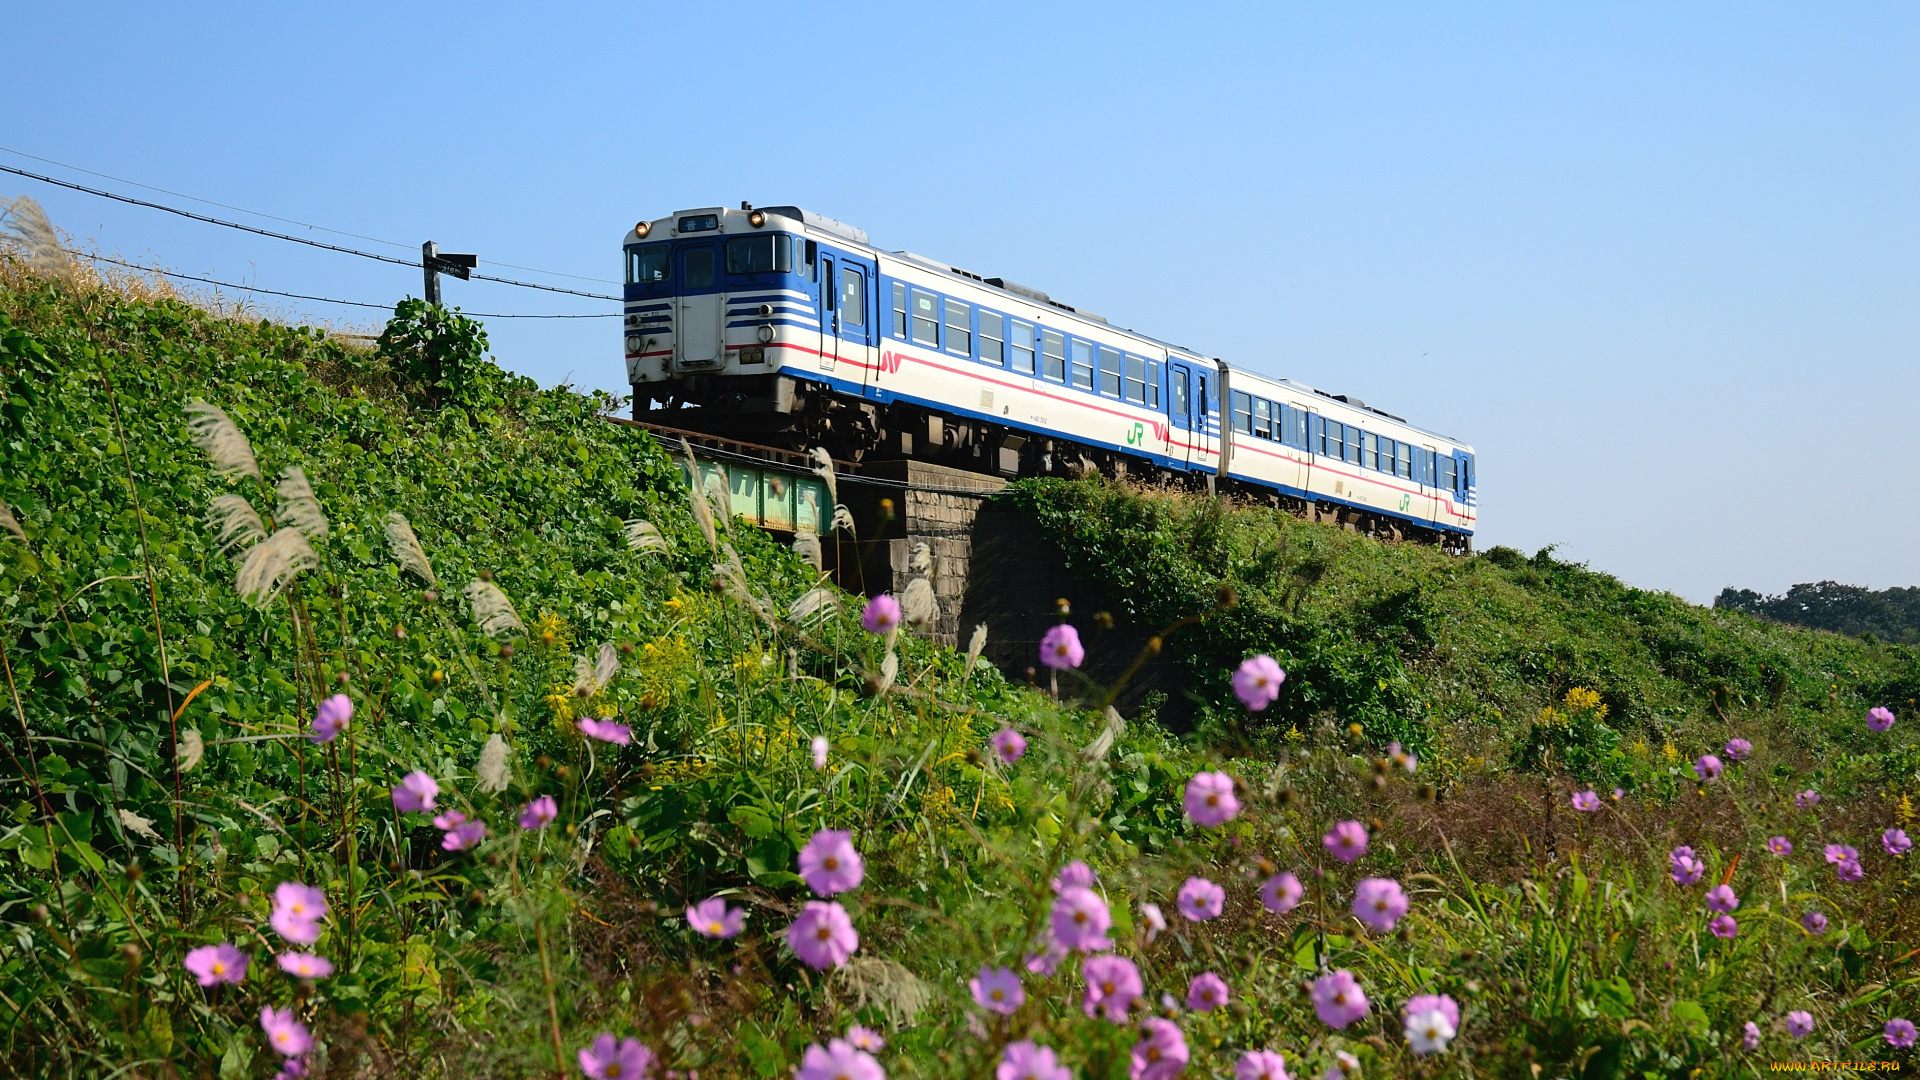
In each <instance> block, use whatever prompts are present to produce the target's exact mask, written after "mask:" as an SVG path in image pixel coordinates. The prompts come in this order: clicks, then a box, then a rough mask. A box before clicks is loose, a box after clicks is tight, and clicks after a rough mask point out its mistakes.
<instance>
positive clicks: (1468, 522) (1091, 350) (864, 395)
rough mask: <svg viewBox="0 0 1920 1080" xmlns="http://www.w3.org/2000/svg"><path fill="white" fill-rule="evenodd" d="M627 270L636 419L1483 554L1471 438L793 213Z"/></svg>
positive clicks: (706, 222) (715, 224) (731, 226)
mask: <svg viewBox="0 0 1920 1080" xmlns="http://www.w3.org/2000/svg"><path fill="white" fill-rule="evenodd" d="M626 259H627V270H626V294H625V299H626V319H625V332H626V356H627V374H628V378H629V381H630V382H631V383H632V385H633V390H634V395H633V396H634V418H635V419H636V420H648V421H653V422H658V423H664V424H670V425H672V426H675V427H683V428H696V427H697V428H699V429H700V430H704V431H711V432H713V433H715V434H722V435H727V436H730V437H734V438H741V439H749V438H751V439H759V440H763V441H767V442H780V443H785V444H787V445H789V446H792V447H795V448H804V447H809V446H824V447H826V448H827V449H828V450H829V451H830V452H832V453H833V454H834V456H836V457H840V458H848V459H854V460H860V459H867V460H873V459H876V458H886V457H904V458H912V459H917V460H926V461H932V462H936V463H939V464H943V465H950V466H954V467H958V468H963V469H970V470H973V471H976V472H983V473H996V474H999V475H1003V476H1010V477H1011V476H1033V475H1047V474H1070V473H1074V472H1079V471H1085V470H1090V469H1101V470H1103V471H1105V472H1107V473H1109V474H1111V475H1127V476H1133V477H1136V478H1142V479H1149V480H1156V479H1157V480H1161V481H1167V482H1172V481H1175V480H1177V479H1183V478H1184V479H1187V480H1189V481H1191V480H1199V481H1202V482H1204V483H1206V484H1207V485H1209V486H1212V487H1216V488H1222V489H1225V490H1228V491H1230V492H1233V493H1234V494H1236V495H1240V496H1247V497H1254V498H1261V499H1265V500H1267V501H1269V502H1271V503H1273V504H1275V505H1279V506H1284V507H1286V508H1288V509H1290V510H1292V511H1294V512H1295V513H1299V514H1301V515H1303V516H1306V517H1309V518H1312V519H1314V520H1321V521H1331V522H1335V523H1339V524H1342V525H1344V526H1346V527H1348V528H1352V529H1356V530H1360V531H1365V532H1369V533H1374V534H1376V535H1385V536H1392V537H1395V538H1402V537H1404V538H1408V539H1418V540H1423V541H1428V542H1436V543H1440V544H1443V545H1445V546H1446V547H1448V548H1450V549H1455V550H1461V551H1465V550H1470V548H1471V544H1472V536H1473V530H1474V522H1475V518H1476V512H1475V509H1474V507H1475V494H1474V492H1475V476H1474V458H1473V448H1472V447H1470V446H1468V445H1467V444H1465V443H1462V442H1459V441H1457V440H1454V439H1450V438H1447V437H1445V436H1442V435H1438V434H1435V433H1434V432H1431V431H1427V430H1425V429H1423V428H1418V427H1414V426H1413V425H1411V424H1409V423H1407V422H1406V421H1405V420H1403V419H1401V418H1400V417H1397V416H1393V415H1390V414H1388V413H1385V412H1382V411H1381V410H1379V409H1374V408H1369V407H1368V406H1367V405H1366V404H1365V403H1363V402H1360V401H1357V400H1355V399H1353V398H1350V397H1347V396H1344V395H1333V394H1328V393H1326V392H1324V391H1321V390H1316V389H1314V388H1313V387H1310V386H1306V385H1303V384H1300V383H1297V382H1293V381H1290V380H1285V379H1278V380H1276V379H1269V378H1265V377H1262V376H1259V375H1254V374H1252V373H1250V372H1247V371H1243V370H1238V369H1233V368H1229V366H1228V365H1227V364H1226V363H1225V362H1223V361H1221V360H1219V359H1217V358H1208V357H1205V356H1202V355H1200V354H1199V353H1197V352H1194V351H1193V350H1191V349H1186V348H1183V347H1181V346H1178V345H1171V344H1168V343H1166V342H1163V341H1158V340H1156V339H1154V338H1150V337H1147V336H1145V335H1143V334H1137V333H1134V332H1133V331H1130V330H1123V329H1121V328H1119V327H1117V326H1114V325H1112V324H1110V323H1109V322H1107V320H1106V319H1104V318H1101V317H1100V316H1098V315H1095V314H1093V313H1091V312H1088V311H1084V310H1080V309H1076V308H1074V307H1071V306H1069V305H1067V304H1063V303H1061V302H1059V301H1057V300H1054V299H1052V298H1051V297H1049V296H1047V295H1046V294H1045V293H1042V292H1039V291H1037V290H1034V289H1029V288H1026V287H1024V286H1021V285H1017V284H1015V283H1013V282H1010V281H1006V280H1003V279H1001V278H988V277H981V276H980V275H978V274H973V273H970V272H968V271H966V270H962V269H959V268H958V267H953V266H948V265H946V264H945V263H941V262H937V261H935V260H932V259H927V258H923V257H922V256H919V255H914V254H912V253H910V252H904V251H895V252H889V251H881V250H879V249H878V248H875V247H874V246H873V245H872V244H871V243H869V242H868V239H867V234H866V233H865V232H864V231H863V230H861V229H857V228H854V227H853V226H851V225H847V224H844V223H842V222H838V221H835V220H833V219H831V218H826V217H822V216H820V215H818V214H815V213H812V212H810V211H806V210H802V209H800V208H799V207H795V206H769V207H760V208H757V209H756V208H754V207H752V206H750V205H747V204H744V203H743V204H741V208H740V209H738V210H732V209H726V208H721V207H711V208H706V209H699V210H683V211H680V212H679V213H676V214H674V215H672V216H670V217H664V218H660V219H658V220H654V221H643V222H640V223H639V224H638V225H636V226H635V227H634V228H633V230H632V231H631V232H629V233H627V236H626ZM689 406H693V407H694V408H689Z"/></svg>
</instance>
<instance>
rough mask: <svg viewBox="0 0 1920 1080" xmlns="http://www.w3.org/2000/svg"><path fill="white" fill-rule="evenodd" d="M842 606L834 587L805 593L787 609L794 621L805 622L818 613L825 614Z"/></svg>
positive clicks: (789, 616) (788, 614)
mask: <svg viewBox="0 0 1920 1080" xmlns="http://www.w3.org/2000/svg"><path fill="white" fill-rule="evenodd" d="M839 606H840V598H839V597H838V596H837V595H835V594H834V591H833V590H832V589H827V588H820V589H813V590H811V591H809V592H807V593H805V594H803V595H802V596H801V597H800V599H798V600H795V601H794V602H793V606H792V607H791V608H788V609H787V617H788V618H790V619H792V620H793V621H794V622H797V623H803V622H806V621H807V620H808V619H811V618H813V617H814V616H817V615H823V614H825V613H827V612H830V611H833V610H834V609H835V608H838V607H839Z"/></svg>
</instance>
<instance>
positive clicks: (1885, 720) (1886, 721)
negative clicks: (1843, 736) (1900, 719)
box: [1867, 705, 1893, 731]
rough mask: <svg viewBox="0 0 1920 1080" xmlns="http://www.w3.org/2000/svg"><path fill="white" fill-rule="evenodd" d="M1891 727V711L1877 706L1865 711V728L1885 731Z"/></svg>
mask: <svg viewBox="0 0 1920 1080" xmlns="http://www.w3.org/2000/svg"><path fill="white" fill-rule="evenodd" d="M1892 726H1893V711H1892V710H1890V709H1887V708H1885V707H1884V706H1879V705H1876V706H1874V707H1873V708H1871V709H1868V710H1867V727H1869V728H1871V729H1872V730H1874V731H1885V730H1887V729H1888V728H1890V727H1892Z"/></svg>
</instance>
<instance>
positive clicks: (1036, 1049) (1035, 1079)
mask: <svg viewBox="0 0 1920 1080" xmlns="http://www.w3.org/2000/svg"><path fill="white" fill-rule="evenodd" d="M993 1078H994V1080H1073V1070H1071V1069H1069V1068H1067V1067H1066V1066H1065V1065H1062V1064H1060V1061H1059V1059H1058V1058H1056V1057H1054V1054H1053V1049H1052V1048H1051V1047H1047V1046H1040V1045H1038V1044H1036V1043H1035V1042H1033V1040H1031V1039H1027V1040H1024V1041H1021V1042H1017V1043H1009V1044H1008V1045H1007V1049H1006V1052H1005V1053H1003V1054H1002V1055H1001V1056H1000V1064H999V1065H998V1066H997V1067H996V1068H995V1069H994V1070H993Z"/></svg>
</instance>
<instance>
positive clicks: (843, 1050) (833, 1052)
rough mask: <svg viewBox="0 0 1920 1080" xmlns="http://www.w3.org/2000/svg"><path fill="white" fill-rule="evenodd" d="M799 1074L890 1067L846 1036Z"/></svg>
mask: <svg viewBox="0 0 1920 1080" xmlns="http://www.w3.org/2000/svg"><path fill="white" fill-rule="evenodd" d="M889 599H891V598H889ZM795 1076H796V1080H887V1073H886V1070H885V1069H882V1068H881V1067H880V1063H879V1062H878V1061H875V1060H874V1059H873V1055H872V1054H869V1053H867V1052H866V1051H865V1050H862V1049H860V1048H859V1047H857V1046H854V1045H853V1044H852V1043H850V1042H847V1041H846V1040H845V1039H834V1040H833V1041H831V1042H829V1043H827V1045H826V1049H824V1050H823V1049H821V1048H820V1046H819V1045H817V1044H816V1045H813V1046H809V1047H807V1052H806V1054H805V1055H803V1056H802V1057H801V1058H800V1071H799V1072H798V1073H796V1074H795Z"/></svg>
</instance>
